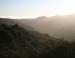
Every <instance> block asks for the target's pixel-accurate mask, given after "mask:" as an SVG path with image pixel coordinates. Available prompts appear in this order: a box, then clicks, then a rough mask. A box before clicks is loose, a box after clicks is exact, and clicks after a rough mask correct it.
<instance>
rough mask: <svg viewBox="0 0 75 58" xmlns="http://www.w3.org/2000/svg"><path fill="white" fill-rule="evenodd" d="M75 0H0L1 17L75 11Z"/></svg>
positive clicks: (35, 15) (25, 16) (28, 16)
mask: <svg viewBox="0 0 75 58" xmlns="http://www.w3.org/2000/svg"><path fill="white" fill-rule="evenodd" d="M74 6H75V0H0V17H11V18H31V17H32V18H34V17H39V16H54V15H66V14H73V13H75V7H74Z"/></svg>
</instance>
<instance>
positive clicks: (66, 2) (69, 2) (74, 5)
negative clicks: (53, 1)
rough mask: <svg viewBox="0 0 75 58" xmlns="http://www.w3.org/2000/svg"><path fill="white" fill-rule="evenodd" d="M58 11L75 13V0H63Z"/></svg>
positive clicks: (60, 12)
mask: <svg viewBox="0 0 75 58" xmlns="http://www.w3.org/2000/svg"><path fill="white" fill-rule="evenodd" d="M56 12H57V13H56V14H57V15H69V14H75V0H63V2H62V3H61V5H60V7H58V9H57V10H56Z"/></svg>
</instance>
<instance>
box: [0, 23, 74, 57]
mask: <svg viewBox="0 0 75 58" xmlns="http://www.w3.org/2000/svg"><path fill="white" fill-rule="evenodd" d="M0 58H75V42H68V41H65V40H63V39H60V40H59V39H55V38H53V37H50V36H48V35H47V34H41V33H38V32H35V31H31V30H27V29H25V28H21V27H19V26H18V25H17V24H15V25H11V26H10V25H7V24H1V25H0Z"/></svg>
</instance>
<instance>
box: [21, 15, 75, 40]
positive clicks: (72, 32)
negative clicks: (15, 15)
mask: <svg viewBox="0 0 75 58" xmlns="http://www.w3.org/2000/svg"><path fill="white" fill-rule="evenodd" d="M20 22H22V23H24V24H27V25H29V26H31V27H33V28H34V29H35V30H37V31H39V32H42V33H46V34H49V35H51V36H53V37H57V38H64V39H67V40H71V39H75V15H67V16H52V17H44V16H43V17H38V18H35V19H31V20H25V19H21V20H20Z"/></svg>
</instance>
